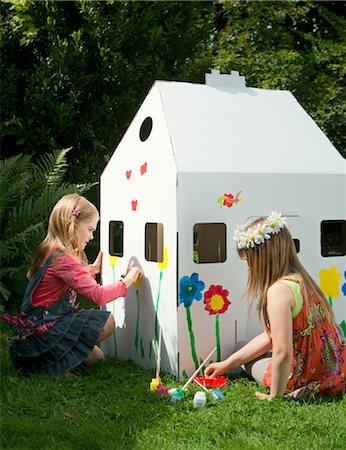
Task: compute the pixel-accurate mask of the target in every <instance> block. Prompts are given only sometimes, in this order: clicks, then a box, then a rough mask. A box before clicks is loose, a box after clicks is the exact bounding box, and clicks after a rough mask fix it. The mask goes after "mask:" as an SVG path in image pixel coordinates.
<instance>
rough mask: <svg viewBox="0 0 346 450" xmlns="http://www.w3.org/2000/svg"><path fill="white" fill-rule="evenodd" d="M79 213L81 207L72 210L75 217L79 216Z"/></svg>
mask: <svg viewBox="0 0 346 450" xmlns="http://www.w3.org/2000/svg"><path fill="white" fill-rule="evenodd" d="M79 214H80V211H79V209H77V208H75V209H74V210H73V211H72V215H73V216H75V217H78V216H79Z"/></svg>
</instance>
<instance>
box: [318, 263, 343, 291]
mask: <svg viewBox="0 0 346 450" xmlns="http://www.w3.org/2000/svg"><path fill="white" fill-rule="evenodd" d="M318 275H319V277H320V288H321V290H322V292H323V293H324V294H325V295H326V296H327V297H328V298H338V297H339V285H340V281H341V273H340V272H337V271H336V266H332V267H331V268H330V269H329V270H327V269H321V270H320V271H319V272H318Z"/></svg>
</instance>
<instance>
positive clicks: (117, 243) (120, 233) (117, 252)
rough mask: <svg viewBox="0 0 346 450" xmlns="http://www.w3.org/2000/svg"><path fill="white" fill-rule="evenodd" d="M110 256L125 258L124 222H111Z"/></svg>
mask: <svg viewBox="0 0 346 450" xmlns="http://www.w3.org/2000/svg"><path fill="white" fill-rule="evenodd" d="M109 254H110V255H111V256H120V257H121V256H124V222H121V221H119V220H111V221H110V222H109Z"/></svg>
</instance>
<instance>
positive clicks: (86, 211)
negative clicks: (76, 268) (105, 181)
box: [27, 194, 99, 279]
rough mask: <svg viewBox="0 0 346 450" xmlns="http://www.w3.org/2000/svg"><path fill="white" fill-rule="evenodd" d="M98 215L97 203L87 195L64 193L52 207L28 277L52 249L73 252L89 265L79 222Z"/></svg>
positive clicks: (84, 263) (83, 262) (30, 276)
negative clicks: (46, 228) (81, 240)
mask: <svg viewBox="0 0 346 450" xmlns="http://www.w3.org/2000/svg"><path fill="white" fill-rule="evenodd" d="M98 215H99V214H98V211H97V209H96V207H95V205H93V204H92V203H91V202H89V200H87V199H86V198H85V197H82V196H81V195H79V194H68V195H64V196H63V197H62V198H61V199H60V200H59V201H58V202H57V203H56V205H55V206H54V208H53V209H52V212H51V214H50V216H49V223H48V232H47V235H46V237H45V238H44V240H43V241H42V242H41V244H40V245H39V247H38V249H37V253H36V256H35V259H34V262H33V264H32V266H31V267H30V269H29V271H28V273H27V277H28V278H29V279H30V278H32V276H33V275H34V273H35V272H36V270H37V269H38V268H39V267H40V265H42V263H43V262H44V260H45V259H46V258H47V256H48V254H49V253H51V251H52V249H56V250H61V251H63V252H68V253H72V254H73V255H74V256H76V257H77V258H78V259H79V260H80V261H81V263H82V264H83V265H84V266H87V265H88V259H87V256H86V254H85V252H84V250H81V242H80V239H79V234H78V224H79V223H81V222H84V221H90V220H92V219H93V218H94V217H95V216H98Z"/></svg>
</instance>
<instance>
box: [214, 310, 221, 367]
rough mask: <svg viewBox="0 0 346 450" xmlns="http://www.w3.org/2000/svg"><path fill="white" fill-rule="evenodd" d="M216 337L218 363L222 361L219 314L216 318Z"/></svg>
mask: <svg viewBox="0 0 346 450" xmlns="http://www.w3.org/2000/svg"><path fill="white" fill-rule="evenodd" d="M215 336H216V354H217V356H216V358H217V361H221V345H220V326H219V314H216V317H215Z"/></svg>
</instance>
